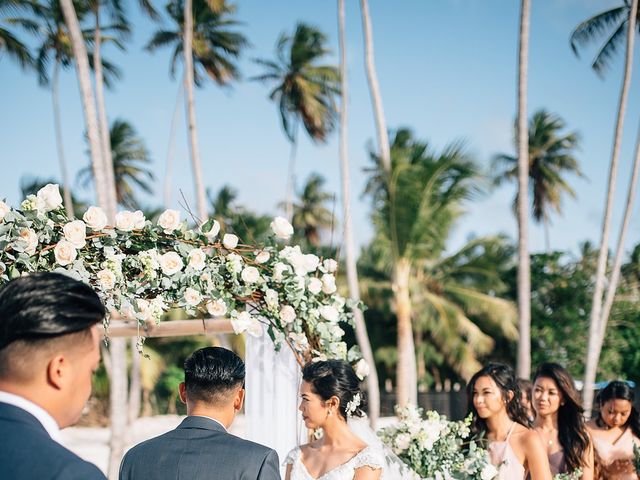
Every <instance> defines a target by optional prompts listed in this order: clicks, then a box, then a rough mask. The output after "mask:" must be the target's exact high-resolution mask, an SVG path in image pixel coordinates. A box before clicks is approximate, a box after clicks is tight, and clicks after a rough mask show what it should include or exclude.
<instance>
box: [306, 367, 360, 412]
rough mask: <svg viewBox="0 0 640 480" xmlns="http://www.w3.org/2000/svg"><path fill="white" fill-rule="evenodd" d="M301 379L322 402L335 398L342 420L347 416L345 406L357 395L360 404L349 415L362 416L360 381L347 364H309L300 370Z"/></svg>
mask: <svg viewBox="0 0 640 480" xmlns="http://www.w3.org/2000/svg"><path fill="white" fill-rule="evenodd" d="M302 379H303V380H304V381H305V382H307V383H309V384H310V385H311V389H312V390H313V392H314V393H316V394H317V395H319V396H320V398H322V399H323V400H324V401H327V400H329V399H330V398H331V397H337V398H338V400H340V405H339V406H338V411H339V412H340V415H341V416H342V417H343V418H347V416H348V415H347V404H348V403H349V402H351V401H353V399H354V397H355V396H356V395H358V394H359V395H360V404H359V405H358V406H356V407H355V410H353V411H352V412H351V413H350V415H351V416H353V417H362V416H363V415H364V408H365V399H364V395H363V393H362V392H361V391H360V379H359V378H358V376H357V375H356V372H355V371H354V370H353V367H352V366H351V365H350V364H349V363H347V362H345V361H343V360H324V361H318V362H309V363H307V364H306V365H305V366H304V367H303V369H302Z"/></svg>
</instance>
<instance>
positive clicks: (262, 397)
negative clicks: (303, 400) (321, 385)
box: [244, 333, 306, 478]
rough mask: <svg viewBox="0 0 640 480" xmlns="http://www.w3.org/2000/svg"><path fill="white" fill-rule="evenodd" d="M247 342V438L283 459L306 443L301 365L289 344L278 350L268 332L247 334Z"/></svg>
mask: <svg viewBox="0 0 640 480" xmlns="http://www.w3.org/2000/svg"><path fill="white" fill-rule="evenodd" d="M245 345H246V354H245V363H246V369H247V374H246V379H245V387H246V399H245V407H244V408H245V418H246V425H247V427H246V431H247V439H248V440H252V441H254V442H257V443H260V444H262V445H266V446H268V447H271V448H273V449H274V450H275V451H276V452H278V456H279V457H280V462H282V461H283V460H284V458H285V456H286V455H287V453H288V452H289V450H291V449H292V448H294V447H296V446H297V445H300V444H301V443H305V437H306V429H305V427H304V423H303V422H302V417H301V416H300V412H299V411H298V395H299V393H298V389H299V387H300V382H301V371H300V367H299V365H298V363H297V362H296V359H295V357H294V355H293V352H291V350H290V349H289V348H288V347H287V346H286V345H285V346H283V347H282V349H281V350H280V351H279V352H276V351H275V349H274V348H273V342H272V341H271V338H269V335H267V334H266V333H265V334H264V335H262V336H261V337H258V338H255V337H252V336H251V335H246V341H245ZM282 470H283V475H284V469H282ZM283 478H284V476H283Z"/></svg>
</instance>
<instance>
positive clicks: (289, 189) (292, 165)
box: [284, 120, 298, 222]
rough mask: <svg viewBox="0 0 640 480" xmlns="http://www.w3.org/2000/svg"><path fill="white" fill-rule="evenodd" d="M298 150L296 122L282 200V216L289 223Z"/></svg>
mask: <svg viewBox="0 0 640 480" xmlns="http://www.w3.org/2000/svg"><path fill="white" fill-rule="evenodd" d="M297 149H298V121H297V120H296V121H295V124H294V126H293V140H291V150H290V152H289V166H288V168H287V186H286V191H285V199H284V216H285V217H286V219H287V220H288V221H289V222H291V219H292V218H293V190H294V185H293V184H294V182H295V172H296V151H297Z"/></svg>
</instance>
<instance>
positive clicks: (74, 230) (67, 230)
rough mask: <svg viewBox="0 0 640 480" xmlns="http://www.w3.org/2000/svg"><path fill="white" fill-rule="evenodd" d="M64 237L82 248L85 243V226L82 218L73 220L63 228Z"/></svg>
mask: <svg viewBox="0 0 640 480" xmlns="http://www.w3.org/2000/svg"><path fill="white" fill-rule="evenodd" d="M62 231H63V232H64V238H65V240H67V241H68V242H69V243H71V244H72V245H73V246H74V247H76V248H82V247H84V246H85V244H86V238H87V226H86V225H85V223H84V222H83V221H82V220H74V221H73V222H69V223H67V224H66V225H65V226H64V227H63V228H62Z"/></svg>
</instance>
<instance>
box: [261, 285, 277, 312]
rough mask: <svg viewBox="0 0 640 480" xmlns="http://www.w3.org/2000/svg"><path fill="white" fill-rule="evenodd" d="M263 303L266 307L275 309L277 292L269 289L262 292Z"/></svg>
mask: <svg viewBox="0 0 640 480" xmlns="http://www.w3.org/2000/svg"><path fill="white" fill-rule="evenodd" d="M264 301H265V302H266V304H267V307H271V308H275V307H277V306H278V292H276V291H275V290H273V289H271V288H267V291H266V292H264Z"/></svg>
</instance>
